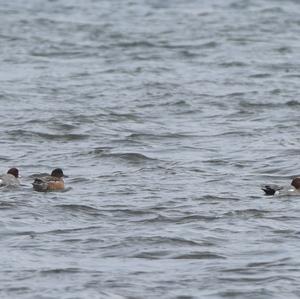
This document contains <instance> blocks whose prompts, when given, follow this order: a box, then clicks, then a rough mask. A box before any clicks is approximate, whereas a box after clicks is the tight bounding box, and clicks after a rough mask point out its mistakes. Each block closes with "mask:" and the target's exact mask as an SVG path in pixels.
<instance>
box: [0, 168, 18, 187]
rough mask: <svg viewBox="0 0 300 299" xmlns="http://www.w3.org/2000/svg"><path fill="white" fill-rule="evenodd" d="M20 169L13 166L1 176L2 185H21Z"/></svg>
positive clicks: (0, 182)
mask: <svg viewBox="0 0 300 299" xmlns="http://www.w3.org/2000/svg"><path fill="white" fill-rule="evenodd" d="M18 178H19V170H18V169H17V168H11V169H9V170H8V171H7V173H6V174H3V175H1V176H0V186H1V187H2V186H11V187H16V186H19V185H20V181H19V179H18Z"/></svg>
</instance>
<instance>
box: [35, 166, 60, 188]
mask: <svg viewBox="0 0 300 299" xmlns="http://www.w3.org/2000/svg"><path fill="white" fill-rule="evenodd" d="M63 176H64V174H63V171H62V170H61V169H60V168H56V169H54V170H53V171H52V173H51V175H47V176H44V177H40V178H36V179H35V180H34V182H33V183H32V186H33V189H34V190H35V191H39V192H46V191H59V190H63V189H64V187H65V183H64V180H63Z"/></svg>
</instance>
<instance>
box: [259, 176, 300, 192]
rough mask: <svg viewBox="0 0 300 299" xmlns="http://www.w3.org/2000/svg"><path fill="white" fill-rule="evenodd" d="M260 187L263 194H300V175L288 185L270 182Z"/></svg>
mask: <svg viewBox="0 0 300 299" xmlns="http://www.w3.org/2000/svg"><path fill="white" fill-rule="evenodd" d="M261 189H262V190H263V191H264V192H265V195H300V177H296V178H294V179H293V180H292V182H291V184H290V185H289V186H278V185H275V184H270V185H264V186H262V188H261Z"/></svg>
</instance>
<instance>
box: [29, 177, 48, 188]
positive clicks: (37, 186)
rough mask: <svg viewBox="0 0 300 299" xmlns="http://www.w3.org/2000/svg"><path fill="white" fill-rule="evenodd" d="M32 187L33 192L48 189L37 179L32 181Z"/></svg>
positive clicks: (44, 183)
mask: <svg viewBox="0 0 300 299" xmlns="http://www.w3.org/2000/svg"><path fill="white" fill-rule="evenodd" d="M32 186H33V189H34V190H35V191H46V190H47V187H48V186H47V183H46V182H44V181H43V180H41V179H38V178H36V179H35V180H34V182H33V183H32Z"/></svg>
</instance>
